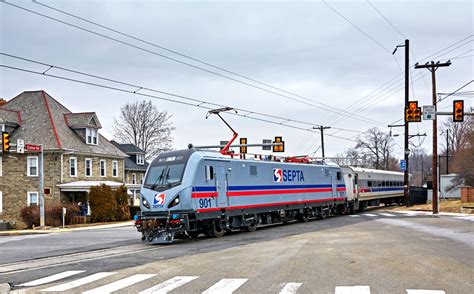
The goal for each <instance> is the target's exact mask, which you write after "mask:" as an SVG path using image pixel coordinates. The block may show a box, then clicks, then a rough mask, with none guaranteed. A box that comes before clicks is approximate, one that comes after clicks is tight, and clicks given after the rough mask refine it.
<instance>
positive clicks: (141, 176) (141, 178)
mask: <svg viewBox="0 0 474 294" xmlns="http://www.w3.org/2000/svg"><path fill="white" fill-rule="evenodd" d="M141 184H143V174H140V185H141Z"/></svg>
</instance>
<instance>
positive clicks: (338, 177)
mask: <svg viewBox="0 0 474 294" xmlns="http://www.w3.org/2000/svg"><path fill="white" fill-rule="evenodd" d="M336 178H337V180H338V181H340V180H341V179H342V173H341V172H337V173H336Z"/></svg>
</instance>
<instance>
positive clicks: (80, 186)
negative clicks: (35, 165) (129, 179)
mask: <svg viewBox="0 0 474 294" xmlns="http://www.w3.org/2000/svg"><path fill="white" fill-rule="evenodd" d="M102 184H105V185H107V186H110V187H111V188H118V187H120V186H122V185H123V183H121V182H115V181H76V182H70V183H64V184H59V185H58V188H59V190H61V192H89V190H90V188H91V187H95V186H100V185H102Z"/></svg>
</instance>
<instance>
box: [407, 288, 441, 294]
mask: <svg viewBox="0 0 474 294" xmlns="http://www.w3.org/2000/svg"><path fill="white" fill-rule="evenodd" d="M407 294H446V292H444V291H443V290H417V289H407Z"/></svg>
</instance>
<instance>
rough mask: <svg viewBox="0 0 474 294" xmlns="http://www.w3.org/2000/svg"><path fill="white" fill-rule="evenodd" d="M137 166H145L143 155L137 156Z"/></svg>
mask: <svg viewBox="0 0 474 294" xmlns="http://www.w3.org/2000/svg"><path fill="white" fill-rule="evenodd" d="M137 164H138V165H144V164H145V155H143V154H137Z"/></svg>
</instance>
